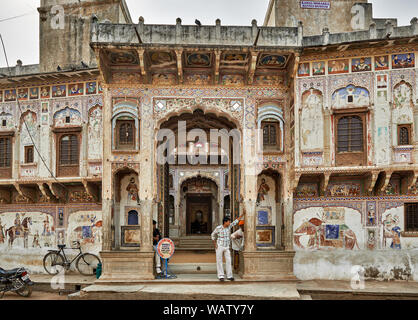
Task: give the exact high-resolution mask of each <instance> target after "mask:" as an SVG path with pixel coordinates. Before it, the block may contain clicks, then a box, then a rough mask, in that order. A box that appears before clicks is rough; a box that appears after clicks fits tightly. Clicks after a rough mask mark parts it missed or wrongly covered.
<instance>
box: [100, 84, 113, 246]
mask: <svg viewBox="0 0 418 320" xmlns="http://www.w3.org/2000/svg"><path fill="white" fill-rule="evenodd" d="M111 156H112V97H111V94H110V89H109V87H108V86H105V85H104V86H103V155H102V159H103V161H102V212H103V227H102V232H103V244H102V250H103V251H110V250H111V249H112V229H111V224H112V207H113V200H112V199H113V188H112V162H111Z"/></svg>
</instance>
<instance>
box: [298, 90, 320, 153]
mask: <svg viewBox="0 0 418 320" xmlns="http://www.w3.org/2000/svg"><path fill="white" fill-rule="evenodd" d="M322 108H323V96H322V93H321V92H320V91H319V90H314V89H311V90H309V91H306V92H305V93H304V94H303V95H302V112H301V126H300V127H301V149H302V150H316V149H323V147H324V117H323V113H322Z"/></svg>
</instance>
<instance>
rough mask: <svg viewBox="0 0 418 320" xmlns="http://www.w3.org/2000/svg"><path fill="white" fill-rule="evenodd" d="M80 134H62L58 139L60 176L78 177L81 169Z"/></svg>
mask: <svg viewBox="0 0 418 320" xmlns="http://www.w3.org/2000/svg"><path fill="white" fill-rule="evenodd" d="M79 137H80V136H79V134H76V133H71V134H69V133H62V134H60V135H58V136H57V138H58V141H59V143H58V146H57V147H58V176H61V177H76V176H78V175H79V168H80V160H79V159H80V156H79V154H80V146H79V144H80V142H79Z"/></svg>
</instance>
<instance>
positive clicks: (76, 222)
mask: <svg viewBox="0 0 418 320" xmlns="http://www.w3.org/2000/svg"><path fill="white" fill-rule="evenodd" d="M102 224H103V222H102V212H101V211H77V212H74V213H71V214H70V216H69V218H68V227H67V237H66V239H67V241H66V243H67V245H68V246H72V244H73V242H74V241H79V242H80V244H81V246H82V248H83V250H84V251H87V252H93V253H96V254H97V253H98V252H99V251H100V250H101V243H102V237H103V236H102Z"/></svg>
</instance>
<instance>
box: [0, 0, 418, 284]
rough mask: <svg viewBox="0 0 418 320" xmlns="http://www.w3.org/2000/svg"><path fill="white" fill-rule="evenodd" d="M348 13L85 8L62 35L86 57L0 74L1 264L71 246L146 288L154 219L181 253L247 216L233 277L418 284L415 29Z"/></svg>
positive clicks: (114, 4) (107, 275)
mask: <svg viewBox="0 0 418 320" xmlns="http://www.w3.org/2000/svg"><path fill="white" fill-rule="evenodd" d="M47 2H48V1H45V3H44V2H43V3H42V7H41V8H40V9H39V11H40V24H41V39H43V37H42V35H43V34H46V37H49V38H50V39H53V34H54V32H55V31H54V30H50V29H48V28H47V27H42V24H46V25H47V24H48V23H49V19H52V18H53V16H51V15H48V13H49V12H50V11H51V5H49V4H48V3H47ZM61 2H62V5H63V8H64V9H66V8H67V6H69V7H68V8H70V9H73V10H75V9H74V5H71V4H69V2H70V1H61ZM67 2H68V3H67ZM285 2H286V1H285ZM358 2H359V3H357V2H356V1H344V4H343V5H341V7H338V6H337V7H336V8H334V7H331V6H329V7H327V6H326V3H329V2H327V1H323V2H321V3H320V5H319V4H318V3H317V2H313V1H301V3H300V6H298V7H294V6H293V5H290V4H288V7H287V8H288V9H289V14H288V16H289V17H293V18H292V19H288V20H286V21H284V20H283V18H282V17H281V16H280V13H279V12H277V11H275V10H278V8H279V4H282V5H283V4H284V3H283V2H280V1H271V3H270V6H269V10H268V13H267V15H266V20H265V21H266V22H265V24H266V25H265V26H258V25H257V22H256V21H255V20H254V21H252V25H251V26H248V27H235V26H222V25H221V21H219V20H217V21H216V24H215V25H214V26H197V25H196V26H188V25H182V22H181V20H180V19H177V21H176V24H175V25H148V24H145V23H144V19H143V18H142V17H141V18H139V21H138V23H137V24H134V23H132V21H131V19H130V17H129V13H128V11H127V8H126V5H125V4H124V1H96V2H83V1H82V3H83V4H82V5H81V6H77V7H76V8H78V9H77V10H79V11H77V16H78V19H84V20H83V21H85V23H84V24H82V23H80V22H77V21H78V20H77V19H76V18H74V16H72V18H70V17H69V18H68V22H66V23H68V24H70V26H71V25H73V26H74V25H84V26H88V28H89V32H90V37H89V38H88V39H86V37H85V36H82V35H83V34H84V32H78V33H76V34H72V33H71V32H70V31H71V30H74V28H71V27H68V30H69V31H68V32H70V33H69V34H68V33H67V34H66V33H64V37H75V38H76V40H77V41H78V42H79V43H80V44H81V46H82V50H81V51H77V52H78V53H77V54H67V55H66V56H65V57H64V56H62V55H61V53H57V57H55V58H54V59H55V60H54V59H52V58H51V59H48V61H47V62H43V60H42V59H43V58H41V64H40V66H38V65H36V66H21V65H18V66H16V67H15V68H13V74H12V76H10V77H3V78H1V79H0V86H1V89H0V90H1V91H2V102H1V103H0V121H1V123H0V124H1V125H2V126H1V127H0V157H1V159H0V230H2V232H3V233H1V232H0V248H1V251H0V259H1V260H0V261H1V262H2V263H4V264H5V266H6V265H7V264H10V265H11V266H12V264H14V263H16V262H19V263H24V264H26V265H27V266H28V267H29V268H31V269H32V270H34V271H42V266H41V263H42V262H41V259H40V258H41V257H42V254H43V253H44V252H45V251H46V250H47V248H49V247H51V246H55V245H56V244H57V243H66V244H68V245H70V244H71V241H73V240H74V239H77V240H81V241H82V244H83V245H86V246H88V248H89V249H90V250H94V251H96V252H100V255H101V258H102V259H103V262H104V269H103V275H102V277H101V278H100V280H99V281H100V282H108V281H120V280H127V281H128V280H129V281H135V280H142V279H152V278H153V249H152V238H151V232H152V220H153V219H154V220H156V221H158V226H159V228H160V229H161V230H162V231H163V233H164V235H165V236H167V237H170V238H172V239H173V240H174V241H175V242H176V243H177V245H178V246H179V247H180V248H182V247H186V246H187V243H188V242H189V243H190V241H192V242H193V241H196V239H200V240H201V239H207V240H208V239H209V238H208V234H209V233H210V232H211V231H212V230H213V228H214V227H216V225H218V224H220V223H221V220H222V218H223V217H224V216H225V215H230V216H232V217H237V216H239V215H240V213H242V212H245V239H246V243H245V249H244V251H243V252H242V253H241V255H240V263H239V268H240V270H239V272H240V274H241V276H242V277H243V278H246V279H272V280H276V279H294V278H295V277H296V278H299V279H316V278H318V279H320V278H322V279H350V278H351V276H352V274H351V272H352V270H353V267H356V266H360V267H362V268H364V271H365V275H366V277H369V278H375V279H376V278H377V279H413V280H416V279H417V275H416V274H415V273H414V270H415V264H416V263H415V262H414V261H415V257H416V253H414V252H415V251H416V250H414V249H415V248H416V246H417V245H418V241H417V236H418V195H417V192H418V191H417V178H418V170H417V165H416V161H417V159H418V158H417V157H418V153H417V152H418V151H417V150H416V148H417V146H416V145H417V141H418V134H417V131H416V129H415V125H416V123H417V121H418V111H417V110H418V107H417V105H416V104H417V97H416V90H417V86H418V80H417V78H416V72H417V69H416V60H415V59H416V57H415V56H416V53H417V52H418V43H417V36H418V20H417V19H416V18H414V19H413V20H412V21H411V25H410V26H405V27H398V26H397V24H396V20H394V19H388V20H387V21H386V23H383V22H382V21H381V20H379V19H373V18H372V16H371V5H370V4H367V2H365V1H358ZM105 3H108V4H107V5H109V6H111V8H112V10H109V11H108V12H109V16H93V17H92V16H91V12H103V11H100V10H99V7H100V6H103V5H104V4H105ZM302 3H303V4H302ZM316 4H318V6H317V7H315V5H316ZM324 5H325V7H323V6H324ZM92 6H93V7H92ZM94 6H98V7H94ZM305 6H308V7H305ZM310 6H314V7H313V8H312V7H310ZM353 7H354V8H358V7H361V8H363V9H364V21H366V22H365V23H364V24H363V25H362V26H360V27H359V26H358V25H355V24H354V25H353V24H351V20H352V19H353V18H356V17H357V14H358V12H363V11H362V10H361V9H358V10H357V11H353V10H352V8H353ZM68 8H67V9H68ZM95 9H97V10H99V11H97V10H95ZM306 10H312V11H311V12H313V13H312V14H314V15H318V16H321V17H323V20H322V19H319V20H316V21H315V22H312V21H309V20H307V19H306V12H307V11H306ZM336 10H339V11H338V12H340V11H341V10H343V11H344V10H345V13H346V15H347V16H346V17H345V18H344V19H342V20H341V21H339V23H338V24H337V23H335V24H331V25H329V21H333V20H332V19H333V18H332V17H333V16H334V15H335V14H336ZM352 11H353V12H352ZM321 12H322V13H323V14H321ZM83 15H84V16H85V17H84V18H80V16H81V17H82V16H83ZM347 17H350V18H347ZM66 19H67V18H66ZM105 19H106V20H108V21H103V20H105ZM327 19H329V21H328V20H327ZM293 20H295V21H297V23H293V22H294V21H293ZM299 21H301V22H299ZM302 21H303V22H302ZM356 21H357V20H356ZM318 27H320V30H321V33H319V34H318V30H317V29H318ZM83 30H84V29H83ZM59 39H60V40H59V41H62V39H61V38H59ZM64 42H65V41H64ZM42 43H43V42H42V40H41V47H42V48H43V49H41V55H42V52H43V51H42V50H44V52H48V51H47V48H46V47H44V46H43V45H42ZM87 47H89V48H91V50H90V51H89V50H87ZM45 50H46V51H45ZM70 51H71V48H70ZM74 51H76V50H74ZM45 55H47V53H45ZM89 57H90V58H89ZM88 58H89V59H88ZM82 59H83V60H82ZM81 61H83V63H82V64H81ZM57 65H60V69H61V70H58V71H57ZM2 73H6V72H5V71H3V72H2ZM18 102H19V103H18ZM196 130H197V131H199V130H200V131H199V132H200V134H196ZM213 130H218V131H220V132H221V134H220V136H219V137H218V138H217V140H215V141H213V140H210V141H207V140H204V139H203V138H202V137H203V136H209V134H210V132H212V131H213ZM222 130H224V131H222ZM163 133H165V137H168V135H169V134H168V133H170V134H172V136H173V137H174V140H175V142H176V145H175V147H174V148H171V149H170V148H167V143H166V141H167V140H164V139H163V136H161V134H163ZM233 133H234V134H236V136H234V134H233ZM163 135H164V134H163ZM235 138H237V140H238V141H239V148H238V149H235V148H233V147H232V146H231V148H229V147H227V148H225V147H224V145H223V144H222V143H221V140H223V139H224V141H229V142H232V141H235V140H234V139H235ZM261 142H262V143H261ZM260 145H262V146H263V147H262V150H258V152H256V151H257V148H258V147H259V146H260ZM161 148H163V149H164V148H165V149H164V150H165V151H166V153H164V155H165V156H166V157H167V159H170V160H172V161H170V162H160V161H159V156H160V152H159V150H161ZM201 154H204V155H205V156H204V157H201V158H199V160H200V161H196V159H197V157H196V155H201ZM211 156H213V157H211ZM208 158H211V159H216V161H213V162H211V161H207V160H208ZM235 160H239V161H235ZM2 235H4V236H2ZM356 268H357V267H356Z"/></svg>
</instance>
